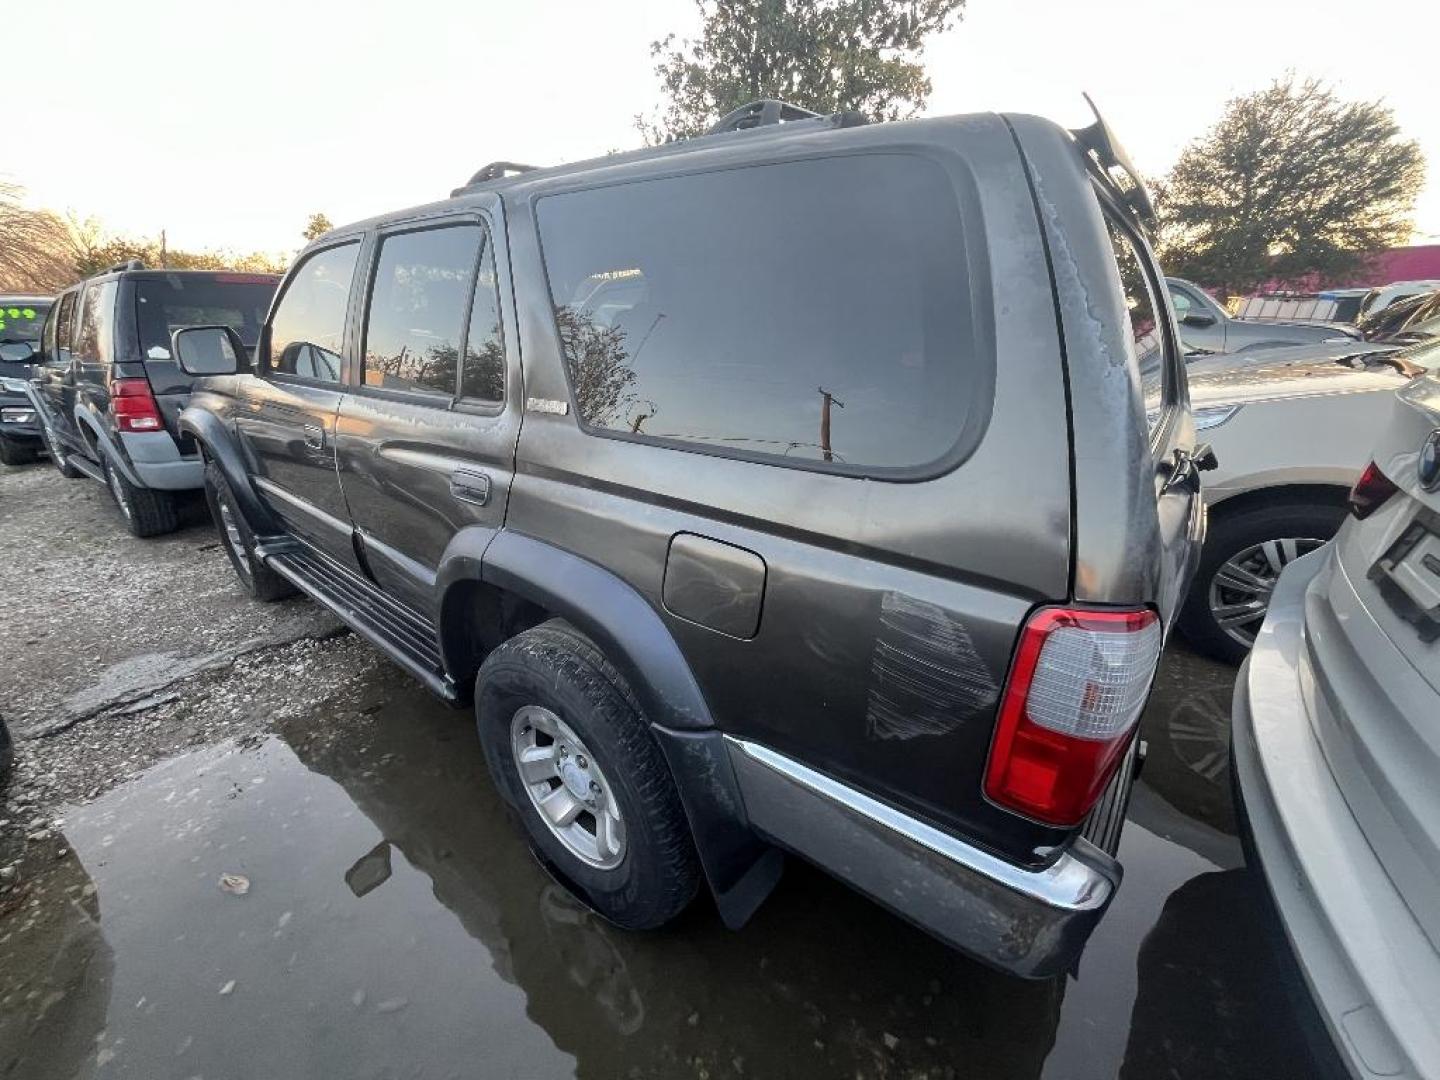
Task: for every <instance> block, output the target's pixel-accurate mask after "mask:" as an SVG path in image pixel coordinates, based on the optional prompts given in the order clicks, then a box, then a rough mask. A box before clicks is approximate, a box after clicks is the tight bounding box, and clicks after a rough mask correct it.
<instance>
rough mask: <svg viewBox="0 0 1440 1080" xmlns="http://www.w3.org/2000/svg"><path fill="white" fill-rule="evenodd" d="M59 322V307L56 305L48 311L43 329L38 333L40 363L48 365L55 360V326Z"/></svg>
mask: <svg viewBox="0 0 1440 1080" xmlns="http://www.w3.org/2000/svg"><path fill="white" fill-rule="evenodd" d="M59 321H60V306H59V305H58V304H57V305H56V306H55V307H52V308H51V309H50V313H49V314H48V315H47V316H46V317H45V328H44V329H43V330H42V331H41V332H40V354H41V355H40V359H41V362H42V363H49V362H50V361H52V360H54V359H55V324H56V323H58V322H59Z"/></svg>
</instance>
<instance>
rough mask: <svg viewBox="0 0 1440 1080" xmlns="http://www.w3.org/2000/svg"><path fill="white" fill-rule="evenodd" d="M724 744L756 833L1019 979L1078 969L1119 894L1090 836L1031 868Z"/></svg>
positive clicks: (835, 784)
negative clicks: (1097, 927) (1043, 865)
mask: <svg viewBox="0 0 1440 1080" xmlns="http://www.w3.org/2000/svg"><path fill="white" fill-rule="evenodd" d="M725 741H726V746H727V749H728V750H729V752H730V758H731V762H732V764H733V765H734V767H735V773H736V777H737V780H738V781H739V784H740V791H741V795H742V797H743V798H744V800H745V809H746V813H747V815H748V816H749V819H750V823H751V825H752V827H753V828H754V829H755V830H756V831H757V832H759V833H761V834H762V835H764V836H765V837H767V838H768V839H770V840H771V841H773V842H774V843H776V844H778V845H779V846H781V847H783V848H786V849H788V850H790V851H792V852H794V853H795V854H797V855H801V856H803V857H804V858H807V859H809V860H810V861H812V862H814V863H816V864H818V865H819V866H821V867H822V868H824V869H826V870H828V871H830V872H831V873H832V874H834V875H835V876H836V877H838V878H840V879H841V880H843V881H845V882H847V883H848V884H850V885H852V886H854V887H855V888H856V889H858V890H860V891H861V892H863V893H865V894H867V895H869V896H870V897H872V898H873V899H875V900H877V901H878V902H880V903H881V904H883V905H885V906H886V907H888V908H890V909H891V910H892V911H894V912H896V913H897V914H899V915H901V916H903V917H905V918H907V919H909V920H910V921H911V922H913V923H915V924H917V925H918V926H920V927H922V928H923V929H925V930H928V931H929V932H930V933H932V934H934V935H935V936H936V937H939V938H940V939H941V940H943V941H945V942H947V943H948V944H950V945H953V946H954V947H955V948H958V949H960V950H961V951H963V952H966V953H968V954H970V955H971V956H974V957H976V958H977V959H979V960H982V961H984V962H986V963H988V964H991V965H992V966H994V967H998V968H1000V969H1002V970H1004V971H1008V972H1010V973H1012V974H1015V975H1020V976H1024V977H1028V978H1041V977H1047V976H1051V975H1054V974H1057V973H1059V972H1062V971H1065V970H1067V969H1068V968H1070V967H1071V966H1072V965H1073V964H1074V962H1075V960H1076V959H1077V958H1078V957H1079V954H1080V951H1081V949H1082V948H1083V947H1084V944H1085V942H1086V940H1087V939H1088V938H1089V936H1090V932H1091V931H1092V930H1093V929H1094V928H1095V925H1096V923H1097V922H1098V921H1099V919H1100V916H1101V915H1102V914H1103V913H1104V911H1105V908H1106V907H1107V906H1108V905H1109V903H1110V900H1111V898H1112V897H1113V896H1114V894H1115V890H1116V889H1117V888H1118V887H1119V884H1120V877H1121V871H1120V865H1119V863H1117V862H1115V860H1113V859H1111V858H1110V857H1109V856H1107V855H1106V854H1104V853H1103V852H1102V851H1100V850H1099V849H1098V848H1096V847H1094V846H1093V845H1091V844H1089V843H1087V842H1085V841H1084V840H1083V839H1077V840H1076V841H1075V842H1074V843H1073V844H1072V845H1071V846H1070V848H1068V849H1067V850H1066V851H1064V852H1062V853H1061V855H1060V857H1059V858H1058V859H1056V860H1055V862H1054V863H1052V864H1051V865H1050V866H1048V867H1046V868H1045V869H1043V870H1026V869H1025V868H1023V867H1019V866H1015V865H1013V864H1012V863H1008V862H1006V861H1005V860H1004V859H1001V858H999V857H997V856H994V855H991V854H989V853H988V852H985V851H981V850H980V849H979V848H976V847H973V846H971V845H969V844H966V843H965V842H964V841H962V840H958V839H956V838H955V837H953V836H950V835H948V834H947V833H944V832H942V831H940V830H939V829H936V828H934V827H933V826H931V825H927V824H926V823H925V822H923V821H919V820H917V819H915V818H912V817H910V816H909V815H907V814H904V813H901V812H900V811H898V810H896V809H895V808H894V807H892V806H888V805H886V804H885V803H883V802H881V801H879V800H878V799H875V798H872V797H871V796H869V795H866V794H864V793H863V792H860V791H857V790H855V789H854V788H852V787H850V786H849V785H847V784H843V783H840V782H839V781H837V780H834V779H832V778H831V777H828V776H825V775H823V774H822V773H819V772H816V771H815V770H814V769H811V768H809V767H808V766H806V765H802V764H800V762H798V761H795V760H794V759H792V758H789V757H786V756H785V755H784V754H780V753H777V752H776V751H774V750H771V749H770V748H769V747H766V746H761V745H760V744H758V743H753V742H748V741H746V740H744V739H737V738H735V737H733V736H729V735H727V736H726V737H725Z"/></svg>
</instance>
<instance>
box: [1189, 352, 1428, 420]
mask: <svg viewBox="0 0 1440 1080" xmlns="http://www.w3.org/2000/svg"><path fill="white" fill-rule="evenodd" d="M1292 351H1294V350H1289V349H1283V350H1282V349H1273V350H1270V351H1269V352H1267V353H1266V354H1265V357H1266V358H1265V359H1264V360H1260V361H1256V360H1246V361H1242V362H1239V363H1236V360H1237V359H1238V358H1237V357H1234V356H1215V357H1208V358H1206V359H1204V360H1200V361H1197V362H1196V363H1194V364H1192V365H1190V367H1189V369H1188V370H1187V372H1186V374H1187V375H1188V376H1189V382H1190V404H1191V407H1192V408H1195V409H1213V408H1217V407H1219V406H1224V405H1245V404H1249V403H1252V402H1256V401H1274V400H1276V399H1279V398H1294V397H1314V396H1317V395H1320V394H1358V393H1364V392H1366V391H1369V390H1395V389H1398V388H1399V387H1400V386H1403V385H1404V384H1405V382H1406V377H1405V376H1404V375H1403V374H1401V373H1400V372H1399V371H1398V370H1396V369H1395V368H1393V367H1390V366H1389V365H1386V364H1374V363H1372V364H1370V365H1368V366H1360V364H1361V363H1362V359H1363V357H1365V356H1373V354H1374V353H1375V352H1377V351H1384V352H1393V351H1395V350H1394V349H1387V350H1374V349H1368V350H1364V349H1362V350H1358V351H1357V350H1356V349H1354V348H1351V349H1349V350H1341V355H1339V356H1325V357H1318V358H1317V357H1316V356H1315V355H1314V350H1306V351H1305V355H1304V356H1303V357H1295V358H1290V359H1285V358H1280V359H1276V357H1275V355H1274V354H1275V353H1280V352H1292Z"/></svg>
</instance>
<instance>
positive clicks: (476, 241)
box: [365, 224, 485, 397]
mask: <svg viewBox="0 0 1440 1080" xmlns="http://www.w3.org/2000/svg"><path fill="white" fill-rule="evenodd" d="M484 238H485V230H484V229H482V228H481V227H480V226H479V225H473V224H466V225H449V226H446V227H444V228H438V229H425V230H423V231H421V232H406V233H395V234H392V235H390V236H386V237H385V238H384V239H383V240H382V241H381V243H380V258H379V262H378V263H377V265H376V268H375V281H374V284H373V285H372V287H371V293H370V308H369V313H368V314H367V316H366V322H365V385H366V386H372V387H380V388H384V389H387V390H409V391H420V392H430V393H436V394H443V395H445V396H446V397H453V396H454V395H455V393H456V387H457V386H458V378H459V376H458V370H459V367H460V363H459V361H460V347H461V343H462V341H463V338H464V334H465V330H466V327H465V312H466V308H467V307H468V305H469V301H470V290H471V287H472V285H473V282H474V279H475V261H476V259H477V258H478V256H479V254H480V245H481V244H482V243H483V242H484Z"/></svg>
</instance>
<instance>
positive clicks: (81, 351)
mask: <svg viewBox="0 0 1440 1080" xmlns="http://www.w3.org/2000/svg"><path fill="white" fill-rule="evenodd" d="M115 289H116V285H115V282H113V281H107V282H105V283H104V284H101V285H91V286H90V287H89V288H87V289H86V290H85V295H84V297H83V298H82V300H81V301H80V326H79V329H78V330H77V331H76V333H75V355H76V357H77V358H78V359H79V360H80V362H81V363H82V364H108V363H109V362H110V359H111V352H112V350H113V348H114V341H115V333H114V331H115Z"/></svg>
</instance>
